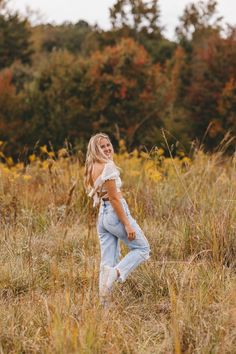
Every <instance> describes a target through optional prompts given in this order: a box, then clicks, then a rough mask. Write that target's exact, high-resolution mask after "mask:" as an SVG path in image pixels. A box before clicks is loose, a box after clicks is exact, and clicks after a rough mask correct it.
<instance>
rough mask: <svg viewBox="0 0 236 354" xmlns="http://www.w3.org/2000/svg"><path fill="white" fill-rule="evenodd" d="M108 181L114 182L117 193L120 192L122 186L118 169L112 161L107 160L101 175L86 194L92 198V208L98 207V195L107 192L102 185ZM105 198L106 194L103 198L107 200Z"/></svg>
mask: <svg viewBox="0 0 236 354" xmlns="http://www.w3.org/2000/svg"><path fill="white" fill-rule="evenodd" d="M110 179H114V180H115V183H116V188H117V192H120V187H121V186H122V182H121V179H120V171H119V170H118V168H117V167H116V165H115V164H114V162H113V161H112V160H109V161H108V162H107V163H106V164H105V166H104V169H103V171H102V173H101V175H100V176H98V178H97V179H96V181H95V182H94V186H93V188H92V189H91V191H90V192H89V193H88V196H89V197H91V198H93V206H94V207H95V206H96V205H98V203H99V202H100V198H99V195H100V194H101V193H103V192H107V190H106V188H105V186H104V185H103V184H104V182H105V181H107V180H110ZM107 197H108V194H107V193H106V194H105V195H103V198H107Z"/></svg>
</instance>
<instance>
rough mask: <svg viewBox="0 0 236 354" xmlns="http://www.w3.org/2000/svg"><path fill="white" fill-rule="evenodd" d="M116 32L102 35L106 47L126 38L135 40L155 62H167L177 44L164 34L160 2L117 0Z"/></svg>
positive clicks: (113, 20)
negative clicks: (161, 23)
mask: <svg viewBox="0 0 236 354" xmlns="http://www.w3.org/2000/svg"><path fill="white" fill-rule="evenodd" d="M110 19H111V23H112V27H113V29H112V31H109V32H106V33H105V34H104V36H102V40H103V41H105V44H109V45H112V44H116V43H118V41H119V40H120V39H121V38H123V37H131V38H133V39H135V40H136V41H137V42H138V43H140V44H141V45H143V46H144V48H145V49H146V50H147V52H148V53H149V54H150V56H151V58H152V61H153V62H154V63H157V62H160V63H162V64H163V63H165V61H166V60H167V59H169V58H170V57H171V56H172V54H173V51H174V49H175V44H174V43H173V42H171V41H169V40H167V39H166V38H164V36H163V34H162V30H163V28H162V27H161V25H160V8H159V4H158V0H151V1H145V0H117V1H116V3H115V4H114V5H113V7H111V8H110Z"/></svg>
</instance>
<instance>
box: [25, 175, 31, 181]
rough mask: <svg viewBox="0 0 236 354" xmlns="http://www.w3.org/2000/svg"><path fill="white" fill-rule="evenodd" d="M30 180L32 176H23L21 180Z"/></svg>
mask: <svg viewBox="0 0 236 354" xmlns="http://www.w3.org/2000/svg"><path fill="white" fill-rule="evenodd" d="M31 178H32V176H30V175H24V176H23V179H24V180H25V181H29V180H30V179H31Z"/></svg>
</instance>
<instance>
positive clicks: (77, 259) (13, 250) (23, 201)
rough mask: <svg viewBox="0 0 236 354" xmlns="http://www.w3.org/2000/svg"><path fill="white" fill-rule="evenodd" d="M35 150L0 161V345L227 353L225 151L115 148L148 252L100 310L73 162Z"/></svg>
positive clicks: (231, 291)
mask: <svg viewBox="0 0 236 354" xmlns="http://www.w3.org/2000/svg"><path fill="white" fill-rule="evenodd" d="M42 148H43V149H42V152H43V153H44V154H48V157H49V159H48V160H45V161H41V160H40V159H39V158H37V157H35V156H33V155H31V157H30V164H29V165H28V166H26V167H25V166H23V165H22V164H18V165H14V164H13V163H12V161H10V160H9V164H8V167H7V165H6V164H2V165H1V166H0V172H1V183H0V198H1V205H0V213H1V231H0V235H1V236H0V243H1V244H0V263H1V273H0V288H1V292H0V294H1V295H0V353H86V354H87V353H109V354H110V353H112V354H113V353H114V354H116V353H117V354H121V353H122V354H123V353H138V354H140V353H141V354H151V353H177V354H178V353H234V352H235V348H236V329H235V328H236V296H235V294H236V275H235V269H236V240H235V230H236V204H235V202H236V164H235V163H236V161H235V158H233V157H232V158H227V159H226V158H223V157H222V154H221V153H220V152H218V153H216V154H214V155H211V156H209V155H206V154H204V153H203V152H202V151H200V150H199V151H196V153H195V155H194V158H193V160H192V161H190V160H189V159H188V158H186V157H184V156H181V154H180V157H179V158H175V159H166V158H164V156H163V151H161V150H159V151H158V150H156V151H153V152H152V153H151V154H145V153H143V154H142V156H141V157H138V156H137V155H138V154H137V152H135V151H134V152H133V153H132V154H127V152H125V151H124V152H123V153H122V154H120V155H117V156H116V157H115V158H116V161H117V163H118V164H119V165H120V167H121V168H122V170H123V172H122V174H123V180H124V188H123V189H124V194H125V197H126V199H127V201H128V203H129V205H130V209H131V210H132V212H133V214H134V216H135V217H136V218H137V219H138V221H139V223H140V225H141V226H142V228H143V229H144V231H145V234H146V235H147V238H148V239H149V241H150V244H151V250H152V255H151V258H150V260H149V261H148V262H147V263H145V264H143V265H142V266H141V267H139V269H137V270H136V271H135V272H134V273H133V274H132V276H130V278H128V279H127V281H126V282H125V283H124V284H117V285H116V287H115V289H114V294H113V299H112V304H111V307H110V309H109V311H106V310H104V309H103V308H102V307H101V306H100V305H99V299H98V291H97V288H98V269H99V244H98V239H97V235H96V228H95V220H96V212H95V211H94V210H93V209H92V207H91V203H90V202H88V200H87V197H86V195H85V192H84V189H83V185H82V178H83V168H82V167H81V165H80V163H79V160H78V159H77V158H76V157H70V156H68V154H66V153H65V152H64V153H62V151H61V153H60V154H58V158H57V159H55V158H54V157H55V155H53V154H52V153H51V155H50V154H49V152H48V151H47V149H46V150H45V147H42ZM52 158H54V160H53V159H52ZM6 162H7V161H6ZM122 252H123V253H124V252H126V250H125V249H124V247H122Z"/></svg>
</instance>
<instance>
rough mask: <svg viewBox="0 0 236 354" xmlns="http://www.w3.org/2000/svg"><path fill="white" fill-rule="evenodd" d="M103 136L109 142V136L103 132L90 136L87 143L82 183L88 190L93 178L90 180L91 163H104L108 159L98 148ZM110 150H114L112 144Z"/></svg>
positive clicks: (91, 185)
mask: <svg viewBox="0 0 236 354" xmlns="http://www.w3.org/2000/svg"><path fill="white" fill-rule="evenodd" d="M104 138H105V139H107V140H108V141H109V142H110V143H111V140H110V138H109V136H108V135H107V134H104V133H98V134H95V135H93V136H92V137H91V138H90V140H89V143H88V148H87V154H86V160H85V172H84V184H85V188H86V190H87V191H89V189H91V188H92V187H93V180H92V172H93V164H94V163H95V162H100V163H106V162H107V161H108V158H107V157H106V155H105V154H104V152H103V151H102V149H101V148H100V141H101V139H104ZM111 146H112V143H111ZM112 152H114V150H113V146H112Z"/></svg>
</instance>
